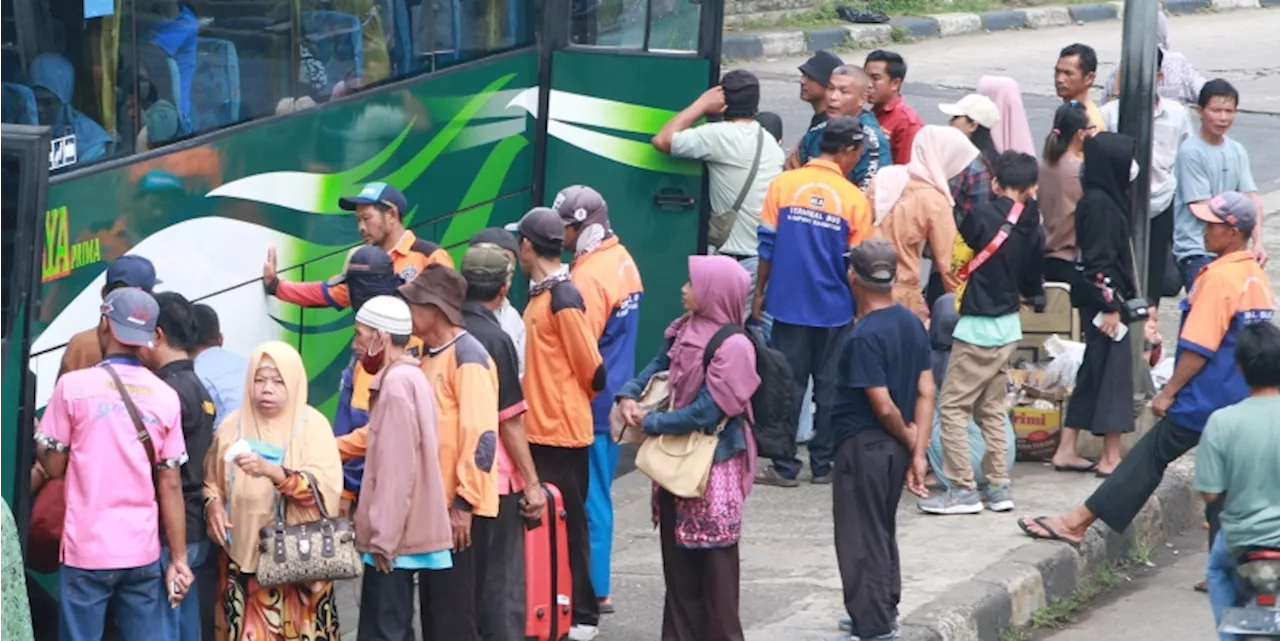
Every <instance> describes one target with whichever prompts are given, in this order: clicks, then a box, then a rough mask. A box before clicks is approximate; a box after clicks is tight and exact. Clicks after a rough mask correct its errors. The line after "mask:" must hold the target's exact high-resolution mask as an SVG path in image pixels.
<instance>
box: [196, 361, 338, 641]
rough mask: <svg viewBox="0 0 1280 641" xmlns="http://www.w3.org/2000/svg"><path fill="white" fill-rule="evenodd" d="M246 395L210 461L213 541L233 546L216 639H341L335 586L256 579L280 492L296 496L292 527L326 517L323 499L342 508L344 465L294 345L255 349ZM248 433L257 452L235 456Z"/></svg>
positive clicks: (207, 486) (224, 558) (227, 553)
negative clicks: (311, 402)
mask: <svg viewBox="0 0 1280 641" xmlns="http://www.w3.org/2000/svg"><path fill="white" fill-rule="evenodd" d="M245 391H246V397H247V398H246V400H247V402H246V403H245V405H244V406H243V407H241V408H240V409H239V410H237V411H235V412H232V413H231V414H230V415H229V416H227V417H226V418H225V419H223V420H222V422H221V424H220V429H218V430H217V432H215V433H214V442H213V447H211V448H209V455H208V457H207V458H206V459H205V463H204V473H205V480H204V496H205V518H206V520H207V523H208V528H209V538H210V539H212V540H213V542H214V543H215V544H217V545H219V546H221V547H222V551H223V554H221V555H220V560H221V563H222V566H221V567H222V574H221V577H222V578H221V581H220V582H219V585H220V587H221V590H220V593H219V594H218V598H217V610H218V612H217V634H216V635H215V636H216V638H217V639H219V641H266V640H274V639H280V640H283V639H286V638H288V639H301V640H304V641H319V640H327V639H337V638H338V608H337V604H336V602H335V597H334V592H333V584H332V583H311V584H305V585H304V584H291V585H284V586H272V587H271V588H263V587H261V586H259V585H258V582H257V580H256V578H255V572H256V570H257V567H258V532H259V530H261V529H262V528H263V527H265V526H266V525H268V524H269V523H270V522H271V520H272V515H273V514H274V508H275V501H276V496H277V493H278V494H280V495H283V496H285V497H286V501H287V507H286V511H285V518H286V519H287V520H288V522H289V523H290V524H296V523H302V522H306V521H313V520H316V519H317V518H319V515H320V512H319V510H318V509H317V507H316V500H317V499H319V500H323V501H324V502H325V506H326V507H327V508H328V510H329V512H330V513H332V514H336V513H337V511H338V502H339V499H340V496H341V492H342V462H341V461H340V460H339V458H338V447H337V445H336V443H335V442H334V439H333V430H332V428H330V426H329V421H328V420H327V419H325V417H324V416H322V415H321V414H320V412H317V411H316V410H315V409H314V408H312V407H310V406H308V405H307V373H306V371H305V370H304V369H303V367H302V358H301V357H300V356H298V352H297V351H296V350H294V349H293V348H292V347H290V346H289V345H286V344H285V343H281V342H270V343H266V344H263V345H261V346H259V347H258V348H257V349H255V350H254V351H253V356H252V357H251V358H250V359H249V370H248V375H247V376H246V381H245ZM242 439H243V440H244V441H245V442H246V443H247V444H248V445H249V447H250V450H251V451H247V452H245V453H242V454H238V455H236V456H235V457H234V459H233V460H232V462H230V463H228V462H226V460H225V456H226V453H227V450H228V448H230V447H231V446H232V444H234V443H237V442H238V441H240V440H242ZM240 447H243V446H237V449H239V448H240ZM302 472H307V473H309V474H310V476H311V477H312V478H314V479H315V483H316V486H314V487H313V486H312V484H311V483H310V482H309V481H308V480H307V478H306V477H304V475H303V474H302Z"/></svg>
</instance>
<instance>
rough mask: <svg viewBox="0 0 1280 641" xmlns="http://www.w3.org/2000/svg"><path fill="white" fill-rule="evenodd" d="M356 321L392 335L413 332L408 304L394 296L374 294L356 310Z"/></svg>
mask: <svg viewBox="0 0 1280 641" xmlns="http://www.w3.org/2000/svg"><path fill="white" fill-rule="evenodd" d="M356 322H357V323H360V324H361V325H368V326H369V327H372V328H374V329H378V330H382V331H384V332H386V333H388V334H392V335H394V336H408V335H409V334H412V333H413V317H412V316H410V315H409V305H408V303H405V302H404V301H403V300H400V299H399V298H397V297H395V296H374V297H373V298H370V299H369V300H368V302H366V303H365V304H364V305H362V306H361V307H360V311H358V312H356Z"/></svg>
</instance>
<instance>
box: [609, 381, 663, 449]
mask: <svg viewBox="0 0 1280 641" xmlns="http://www.w3.org/2000/svg"><path fill="white" fill-rule="evenodd" d="M669 374H670V373H669V372H668V371H667V370H662V371H661V372H655V373H654V375H653V376H652V377H650V378H649V382H648V383H645V386H644V391H643V392H640V398H637V399H635V401H636V405H638V406H639V407H640V409H642V410H644V411H646V412H665V411H666V410H667V407H668V406H669V405H670V397H671V391H670V390H669V389H667V377H668V376H669ZM609 424H610V431H611V432H612V435H613V442H614V443H617V444H618V445H639V444H640V443H643V442H644V441H645V434H644V430H642V429H640V428H636V427H631V426H629V425H627V424H626V423H625V422H623V420H622V415H621V413H619V412H618V404H617V403H614V404H613V411H611V412H609Z"/></svg>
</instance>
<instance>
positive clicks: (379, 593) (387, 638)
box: [356, 565, 430, 641]
mask: <svg viewBox="0 0 1280 641" xmlns="http://www.w3.org/2000/svg"><path fill="white" fill-rule="evenodd" d="M415 574H417V571H416V570H392V571H391V572H390V573H389V574H383V573H382V572H379V571H377V570H375V569H374V568H371V567H369V566H367V565H366V566H365V568H364V578H362V579H361V580H360V624H359V629H358V630H357V632H356V636H357V637H359V638H360V640H361V641H414V640H415V636H414V633H413V576H414V575H415ZM422 615H423V624H422V627H423V629H424V630H425V629H426V610H425V609H424V610H423V611H422ZM428 638H430V637H428Z"/></svg>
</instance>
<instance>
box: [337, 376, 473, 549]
mask: <svg viewBox="0 0 1280 641" xmlns="http://www.w3.org/2000/svg"><path fill="white" fill-rule="evenodd" d="M405 365H408V367H405ZM369 390H370V392H371V404H372V408H371V410H370V413H369V449H368V453H367V454H366V456H365V464H364V480H363V483H362V485H361V489H360V500H359V503H358V504H357V508H356V515H355V528H356V548H357V549H358V550H360V551H361V552H370V553H374V554H381V555H383V556H386V557H389V558H395V557H397V556H400V555H405V554H422V553H425V552H435V551H438V550H447V549H450V548H452V547H453V530H452V529H451V528H450V526H449V511H448V506H447V504H446V503H445V493H444V482H443V481H441V478H440V458H439V455H438V454H437V452H436V448H437V440H436V400H435V398H436V397H435V392H434V391H432V389H431V384H430V383H429V382H428V381H427V375H426V374H424V373H422V370H421V369H420V367H419V363H418V361H417V360H416V359H414V358H411V357H409V356H402V357H400V358H399V359H398V360H396V361H395V362H394V363H391V364H390V365H389V366H387V367H386V368H385V369H383V370H382V371H381V372H379V373H378V375H377V376H376V377H374V379H373V381H372V383H370V385H369Z"/></svg>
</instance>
